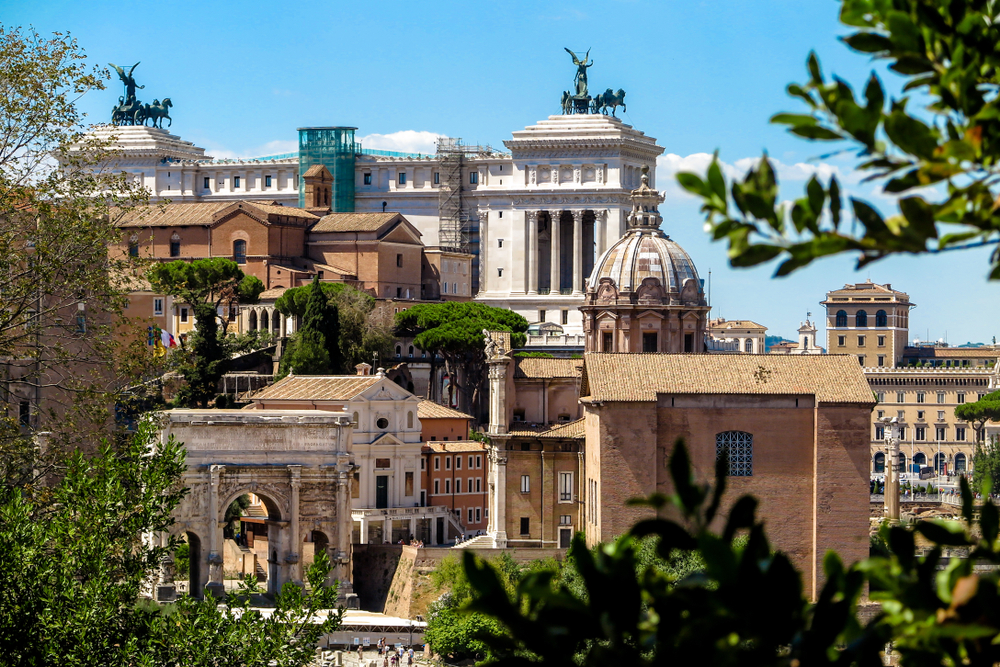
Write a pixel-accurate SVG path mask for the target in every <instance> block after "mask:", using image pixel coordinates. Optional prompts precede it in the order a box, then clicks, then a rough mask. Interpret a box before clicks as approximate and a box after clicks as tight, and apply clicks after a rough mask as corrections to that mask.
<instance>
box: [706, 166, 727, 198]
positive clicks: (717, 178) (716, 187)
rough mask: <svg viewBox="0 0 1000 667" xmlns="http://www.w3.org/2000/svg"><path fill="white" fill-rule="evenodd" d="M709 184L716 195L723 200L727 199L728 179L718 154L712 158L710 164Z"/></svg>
mask: <svg viewBox="0 0 1000 667" xmlns="http://www.w3.org/2000/svg"><path fill="white" fill-rule="evenodd" d="M708 185H709V187H710V188H711V189H712V193H713V194H715V196H717V197H718V198H719V199H722V200H725V199H726V179H725V178H723V176H722V169H721V168H720V167H719V159H718V156H716V157H714V158H712V164H710V165H709V166H708Z"/></svg>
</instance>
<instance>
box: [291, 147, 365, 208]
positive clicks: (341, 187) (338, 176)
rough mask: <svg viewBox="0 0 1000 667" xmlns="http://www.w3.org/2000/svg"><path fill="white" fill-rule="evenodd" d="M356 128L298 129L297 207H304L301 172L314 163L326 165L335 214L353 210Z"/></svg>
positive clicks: (304, 171) (303, 188) (303, 185)
mask: <svg viewBox="0 0 1000 667" xmlns="http://www.w3.org/2000/svg"><path fill="white" fill-rule="evenodd" d="M356 129H357V128H356V127H300V128H299V152H298V156H299V207H300V208H303V207H304V206H305V182H304V181H303V180H302V175H303V174H305V173H306V171H307V170H308V169H309V167H311V166H313V165H314V164H322V165H325V166H326V168H327V169H329V170H330V175H331V176H333V201H332V202H330V204H331V206H330V208H331V210H332V211H333V212H334V213H353V212H354V156H355V154H356V153H357V152H358V151H359V150H360V149H361V144H358V143H355V141H354V131H355V130H356Z"/></svg>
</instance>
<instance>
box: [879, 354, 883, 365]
mask: <svg viewBox="0 0 1000 667" xmlns="http://www.w3.org/2000/svg"><path fill="white" fill-rule="evenodd" d="M878 365H879V366H885V355H884V354H880V355H878Z"/></svg>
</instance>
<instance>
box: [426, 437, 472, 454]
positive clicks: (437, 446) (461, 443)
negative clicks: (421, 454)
mask: <svg viewBox="0 0 1000 667" xmlns="http://www.w3.org/2000/svg"><path fill="white" fill-rule="evenodd" d="M423 450H424V451H425V452H441V453H445V452H447V453H452V452H484V451H486V443H484V442H476V441H475V440H454V441H449V442H441V441H439V440H434V441H431V442H425V443H424V446H423Z"/></svg>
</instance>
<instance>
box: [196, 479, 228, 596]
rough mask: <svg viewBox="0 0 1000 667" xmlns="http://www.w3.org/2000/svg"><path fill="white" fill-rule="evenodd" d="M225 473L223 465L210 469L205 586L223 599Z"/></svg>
mask: <svg viewBox="0 0 1000 667" xmlns="http://www.w3.org/2000/svg"><path fill="white" fill-rule="evenodd" d="M225 471H226V466H222V465H210V466H209V467H208V485H209V486H208V489H209V491H208V557H207V558H206V559H205V560H206V562H207V564H208V568H207V570H208V581H207V583H206V584H205V592H206V593H210V594H212V595H214V596H215V597H222V596H223V595H224V594H225V587H224V586H223V583H222V550H221V547H222V545H221V544H220V542H219V531H220V530H221V526H220V524H221V521H219V482H220V478H221V476H222V473H224V472H225ZM192 593H194V591H192Z"/></svg>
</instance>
